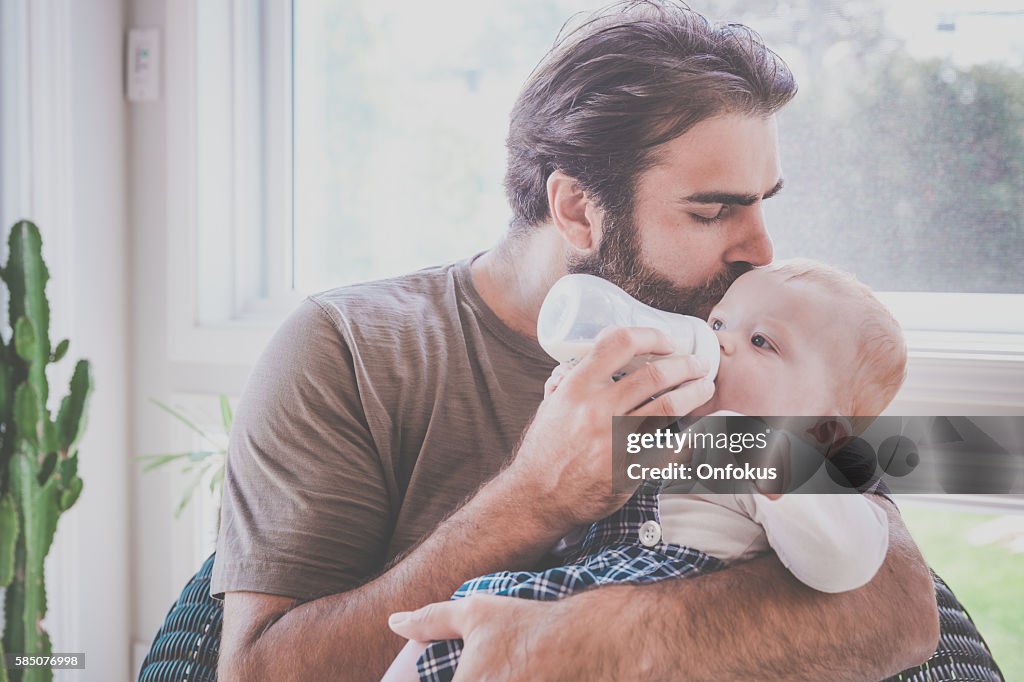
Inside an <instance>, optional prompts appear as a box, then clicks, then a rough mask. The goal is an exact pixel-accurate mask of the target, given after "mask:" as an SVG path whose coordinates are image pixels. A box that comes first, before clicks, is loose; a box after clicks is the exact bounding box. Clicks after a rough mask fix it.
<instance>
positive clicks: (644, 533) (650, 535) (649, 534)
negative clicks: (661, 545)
mask: <svg viewBox="0 0 1024 682" xmlns="http://www.w3.org/2000/svg"><path fill="white" fill-rule="evenodd" d="M660 540H661V526H659V525H658V522H657V521H644V523H643V525H642V526H640V544H641V545H643V546H644V547H654V546H655V545H656V544H658V542H659V541H660Z"/></svg>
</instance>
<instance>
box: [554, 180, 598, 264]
mask: <svg viewBox="0 0 1024 682" xmlns="http://www.w3.org/2000/svg"><path fill="white" fill-rule="evenodd" d="M547 187H548V208H549V209H550V210H551V222H552V223H554V225H555V229H557V230H558V233H559V234H561V235H562V238H563V239H565V241H567V242H568V243H569V245H570V246H572V247H573V248H574V249H577V250H579V251H593V250H595V249H596V248H597V245H598V244H600V243H601V226H602V224H603V222H604V211H603V210H601V208H600V207H598V205H597V204H596V203H595V202H594V201H593V200H592V199H591V198H590V197H589V196H588V195H587V193H586V192H584V191H583V188H582V187H580V184H579V182H577V181H576V179H575V178H573V177H572V176H570V175H567V174H566V173H564V172H562V171H560V170H556V171H555V172H554V173H552V174H551V175H549V176H548V186H547Z"/></svg>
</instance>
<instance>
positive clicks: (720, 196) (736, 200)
mask: <svg viewBox="0 0 1024 682" xmlns="http://www.w3.org/2000/svg"><path fill="white" fill-rule="evenodd" d="M784 184H785V182H784V181H783V180H782V178H779V181H778V182H776V183H775V186H774V187H772V188H771V189H770V190H768V191H767V192H765V193H764V196H758V195H756V194H732V193H730V192H698V193H697V194H691V195H690V196H687V197H683V198H682V199H680V201H682V202H685V203H690V204H739V205H740V206H750V205H751V204H753V203H754V202H755V201H757V200H758V199H761V200H762V201H763V200H764V199H771V198H772V197H773V196H775V195H776V194H778V193H779V192H781V191H782V187H783V185H784Z"/></svg>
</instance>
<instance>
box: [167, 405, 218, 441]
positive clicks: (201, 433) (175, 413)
mask: <svg viewBox="0 0 1024 682" xmlns="http://www.w3.org/2000/svg"><path fill="white" fill-rule="evenodd" d="M149 402H151V403H153V404H154V405H156V406H157V407H159V408H160V409H161V410H163V411H164V412H166V413H167V414H169V415H171V416H172V417H174V418H175V419H177V420H178V421H179V422H181V423H182V424H184V425H185V426H187V427H188V428H189V429H190V430H191V431H192V432H193V433H196V434H197V435H199V437H200V438H202V439H203V440H205V441H206V442H208V443H209V444H210V445H212V446H214V447H215V448H219V447H220V444H219V443H217V441H215V440H214V439H213V438H212V437H211V436H210V435H209V434H208V433H206V431H203V430H202V429H201V428H199V427H198V426H196V425H195V424H194V423H193V422H192V420H190V419H189V418H188V417H186V416H185V415H184V414H182V413H181V412H179V411H178V410H175V409H174V408H173V407H169V406H167V405H165V404H164V403H162V402H160V401H159V400H157V399H156V398H150V399H149Z"/></svg>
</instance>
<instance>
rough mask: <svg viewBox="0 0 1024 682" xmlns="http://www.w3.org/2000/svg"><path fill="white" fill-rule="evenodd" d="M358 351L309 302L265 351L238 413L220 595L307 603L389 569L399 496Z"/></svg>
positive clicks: (215, 582)
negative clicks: (370, 412)
mask: <svg viewBox="0 0 1024 682" xmlns="http://www.w3.org/2000/svg"><path fill="white" fill-rule="evenodd" d="M354 365H355V363H354V360H353V355H352V353H351V352H350V349H349V346H348V344H347V343H346V341H345V339H344V337H343V335H342V334H341V332H340V331H339V329H338V327H337V326H336V325H335V324H334V322H333V321H332V319H331V317H330V316H329V315H328V314H327V311H326V310H325V309H323V308H322V307H321V304H320V303H318V302H317V301H315V300H313V299H307V300H306V301H304V302H303V303H302V305H301V306H300V307H299V308H298V309H297V310H296V311H295V312H294V313H293V314H292V315H291V316H290V317H289V318H288V319H287V321H285V323H284V324H283V325H282V327H281V328H280V329H279V330H278V331H277V333H276V334H275V335H274V337H273V339H272V340H271V342H270V344H269V345H268V346H267V348H266V350H265V351H264V352H263V355H262V357H261V358H260V360H259V362H258V363H257V365H256V367H255V369H254V370H253V372H252V375H251V376H250V378H249V381H248V383H247V385H246V388H245V391H244V393H243V396H242V399H241V401H240V403H239V405H238V409H237V410H236V414H235V422H234V424H233V426H232V431H231V438H230V444H229V446H228V458H227V471H226V475H225V480H224V497H223V501H222V507H221V519H220V520H221V524H220V531H219V534H218V539H217V557H216V560H215V563H214V568H213V577H212V582H211V587H210V593H211V594H212V595H213V596H215V597H218V598H219V597H220V596H221V595H222V594H223V593H224V592H232V591H252V592H264V593H269V594H276V595H283V596H288V597H293V598H297V599H301V600H308V599H313V598H316V597H319V596H323V595H326V594H333V593H337V592H343V591H345V590H348V589H351V588H353V587H355V586H357V585H359V584H360V583H362V582H364V581H365V580H366V579H367V578H368V577H370V576H371V575H372V574H374V573H375V572H376V571H377V570H379V568H380V563H381V560H382V556H383V553H384V548H385V545H386V542H387V538H388V536H389V533H390V526H391V521H390V513H389V493H388V486H387V484H386V480H385V477H384V473H383V469H382V466H381V461H380V458H379V456H378V453H377V451H376V448H375V446H374V442H373V438H372V435H371V433H370V430H369V428H368V426H367V422H366V418H365V417H364V413H363V408H362V403H361V401H360V398H359V390H358V382H357V380H356V375H355V371H354Z"/></svg>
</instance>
